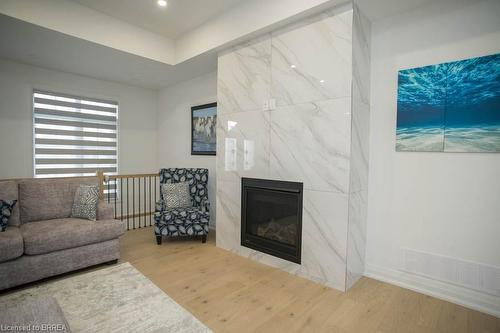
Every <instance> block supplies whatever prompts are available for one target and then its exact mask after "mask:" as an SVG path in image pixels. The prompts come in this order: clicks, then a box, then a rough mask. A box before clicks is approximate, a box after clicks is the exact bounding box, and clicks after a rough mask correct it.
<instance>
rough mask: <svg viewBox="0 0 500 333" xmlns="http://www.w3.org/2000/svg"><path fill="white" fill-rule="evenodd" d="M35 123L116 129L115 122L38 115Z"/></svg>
mask: <svg viewBox="0 0 500 333" xmlns="http://www.w3.org/2000/svg"><path fill="white" fill-rule="evenodd" d="M35 116H36V114H35ZM35 124H44V125H58V126H71V127H80V128H97V129H108V130H116V125H115V124H100V123H87V122H83V121H73V120H61V119H48V118H38V117H37V118H35Z"/></svg>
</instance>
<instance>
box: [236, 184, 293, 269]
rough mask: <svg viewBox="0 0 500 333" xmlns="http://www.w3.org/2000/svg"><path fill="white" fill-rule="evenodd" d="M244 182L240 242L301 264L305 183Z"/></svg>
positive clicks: (242, 186) (242, 187)
mask: <svg viewBox="0 0 500 333" xmlns="http://www.w3.org/2000/svg"><path fill="white" fill-rule="evenodd" d="M241 181H242V184H241V245H242V246H245V247H248V248H251V249H254V250H258V251H261V252H264V253H267V254H270V255H273V256H276V257H279V258H282V259H285V260H289V261H292V262H295V263H299V264H300V262H301V243H302V190H303V185H302V183H297V182H287V181H277V180H267V179H255V178H242V180H241Z"/></svg>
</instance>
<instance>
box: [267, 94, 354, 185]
mask: <svg viewBox="0 0 500 333" xmlns="http://www.w3.org/2000/svg"><path fill="white" fill-rule="evenodd" d="M350 108H351V101H350V98H339V99H333V100H326V101H321V102H316V103H306V104H298V105H291V106H284V107H278V108H277V109H276V110H275V111H273V112H271V156H270V170H271V177H272V178H276V179H280V180H291V181H301V182H303V183H304V188H306V189H311V190H317V191H332V192H340V193H347V192H348V190H349V155H350V135H351V133H350V123H351V115H350Z"/></svg>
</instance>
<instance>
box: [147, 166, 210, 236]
mask: <svg viewBox="0 0 500 333" xmlns="http://www.w3.org/2000/svg"><path fill="white" fill-rule="evenodd" d="M180 182H188V183H189V190H190V195H191V203H192V207H186V208H170V209H168V208H166V207H165V203H164V201H163V196H162V194H161V191H160V200H159V201H158V202H157V203H156V209H155V228H154V230H155V235H156V242H157V243H158V245H160V244H161V241H162V236H202V242H203V243H205V242H206V240H207V234H208V223H209V221H210V212H209V208H210V202H209V201H208V184H207V183H208V170H207V169H184V168H182V169H179V168H170V169H161V170H160V185H161V184H167V183H180Z"/></svg>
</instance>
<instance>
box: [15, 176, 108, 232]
mask: <svg viewBox="0 0 500 333" xmlns="http://www.w3.org/2000/svg"><path fill="white" fill-rule="evenodd" d="M98 183H99V181H98V178H97V177H77V178H59V179H54V178H52V179H36V178H34V179H24V180H21V181H19V198H20V205H21V207H20V209H21V222H22V223H27V222H33V221H44V220H50V219H62V218H67V217H70V216H71V208H73V199H74V198H75V193H76V190H77V188H78V187H79V186H80V185H97V184H98Z"/></svg>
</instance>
